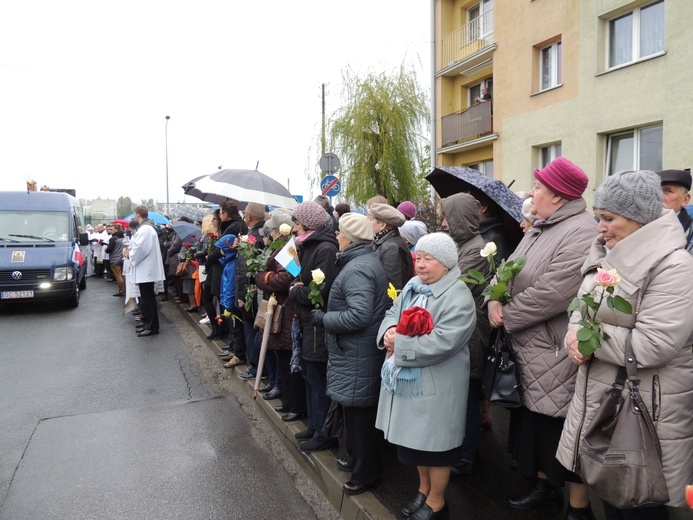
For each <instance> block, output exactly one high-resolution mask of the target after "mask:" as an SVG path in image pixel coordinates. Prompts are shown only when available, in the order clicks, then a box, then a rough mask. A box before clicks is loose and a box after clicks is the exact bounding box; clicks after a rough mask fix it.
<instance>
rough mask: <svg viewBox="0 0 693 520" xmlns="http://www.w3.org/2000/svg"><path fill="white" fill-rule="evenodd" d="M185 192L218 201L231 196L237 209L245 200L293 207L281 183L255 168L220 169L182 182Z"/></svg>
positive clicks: (281, 206) (291, 198)
mask: <svg viewBox="0 0 693 520" xmlns="http://www.w3.org/2000/svg"><path fill="white" fill-rule="evenodd" d="M183 190H184V191H185V194H186V195H191V196H193V197H197V198H198V199H200V200H205V201H208V202H214V203H216V204H221V203H223V202H225V201H226V200H227V199H231V200H233V201H235V202H236V203H237V204H238V207H239V208H240V209H243V208H245V206H246V204H247V203H248V202H256V203H258V204H264V205H266V206H276V207H278V208H287V209H293V208H295V207H296V206H297V205H298V202H296V199H295V198H294V197H293V195H291V192H289V190H287V189H286V188H285V187H284V186H283V185H282V184H280V183H279V182H277V181H275V180H274V179H273V178H272V177H270V176H268V175H265V174H264V173H261V172H259V171H257V170H221V171H218V172H216V173H213V174H211V175H203V176H202V177H197V178H195V179H193V180H191V181H190V182H188V183H186V184H185V185H183Z"/></svg>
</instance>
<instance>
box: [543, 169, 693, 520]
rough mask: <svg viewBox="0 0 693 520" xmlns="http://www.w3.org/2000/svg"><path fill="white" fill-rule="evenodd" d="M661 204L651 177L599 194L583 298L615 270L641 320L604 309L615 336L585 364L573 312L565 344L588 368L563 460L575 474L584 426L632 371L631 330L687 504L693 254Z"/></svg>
mask: <svg viewBox="0 0 693 520" xmlns="http://www.w3.org/2000/svg"><path fill="white" fill-rule="evenodd" d="M662 200H663V198H662V194H661V189H660V179H659V177H657V175H656V174H654V173H653V172H648V171H637V172H621V173H617V174H615V175H613V176H612V177H609V179H607V181H606V182H605V183H604V184H603V185H602V186H601V187H600V188H599V189H598V190H597V193H596V194H595V200H594V208H595V213H596V215H597V216H598V217H599V232H600V233H601V234H600V235H599V236H598V238H597V239H596V240H595V242H594V243H593V244H592V248H591V251H590V254H589V257H588V258H587V261H586V262H585V264H584V266H583V269H582V270H583V274H584V275H585V280H584V282H583V284H582V287H581V289H580V293H579V294H580V295H582V294H584V293H585V292H588V291H592V290H594V289H595V286H596V282H595V281H594V274H595V272H596V269H597V268H598V267H601V268H602V269H606V270H611V269H616V271H617V272H618V274H619V275H620V277H621V282H620V285H619V286H618V288H617V289H616V291H615V294H618V295H619V296H621V297H623V298H625V299H626V300H627V301H628V302H629V303H631V305H632V308H633V314H631V315H628V314H625V313H622V312H619V311H615V310H612V309H609V308H608V306H607V305H606V303H604V304H603V305H602V306H601V307H600V309H599V312H598V314H597V317H598V318H599V319H601V320H602V330H603V331H604V332H606V333H607V334H608V336H609V339H602V340H601V347H600V348H598V349H597V350H596V351H595V352H594V354H593V355H592V356H591V357H589V358H587V357H585V356H583V355H582V354H581V353H580V351H579V350H578V342H577V339H576V331H577V329H578V328H579V325H578V323H577V322H578V321H579V320H580V312H579V311H576V312H574V313H573V316H572V319H571V323H570V331H569V332H568V334H567V336H566V340H565V346H566V349H567V351H568V354H569V356H570V359H571V360H572V361H573V363H575V364H576V365H577V366H580V370H579V373H578V377H577V383H576V388H575V395H574V397H573V401H572V403H571V405H570V409H569V411H568V416H567V418H566V421H565V427H564V430H563V435H562V436H561V441H560V445H559V448H558V452H557V454H556V456H557V457H558V460H559V461H560V462H561V463H562V464H563V465H564V466H565V467H566V468H568V469H570V470H572V471H575V470H576V468H577V463H578V456H577V454H578V453H579V445H580V440H581V437H582V435H584V431H585V427H586V426H587V425H588V424H589V423H590V421H591V419H592V417H593V415H594V413H595V411H596V409H597V407H598V405H599V402H600V400H601V398H602V396H603V395H604V392H605V391H606V390H607V389H608V388H610V387H611V385H612V384H613V382H614V379H615V378H616V373H617V372H618V368H619V367H620V366H623V365H624V355H625V354H624V350H625V341H626V336H627V335H628V333H629V332H630V331H632V345H633V353H634V354H635V357H636V359H637V363H638V367H637V370H638V373H637V376H638V378H639V379H640V393H641V395H642V397H643V399H644V401H645V405H646V406H647V408H648V410H649V412H650V413H651V414H653V420H654V422H655V425H656V428H657V434H658V436H659V440H660V442H661V446H662V466H663V469H664V475H665V478H666V482H667V488H668V491H669V499H670V502H669V505H671V506H681V505H683V504H684V501H685V496H684V489H685V485H686V484H691V483H693V458H691V453H693V386H692V385H691V382H693V358H692V357H691V345H692V344H693V320H691V316H693V276H692V275H693V258H691V255H690V254H688V253H687V252H686V250H685V245H686V240H685V238H684V234H683V230H682V229H681V225H680V224H679V222H678V220H677V218H676V215H675V214H674V212H672V211H669V210H666V211H665V212H664V214H663V215H662ZM627 391H628V389H627V388H626V389H625V390H624V392H627ZM595 492H596V493H597V494H599V490H595ZM604 511H605V514H606V518H607V519H608V520H614V519H618V520H635V519H647V520H659V519H667V518H669V517H668V516H667V511H666V507H664V506H658V507H647V508H637V509H628V510H619V509H616V508H615V507H613V506H611V505H610V504H607V503H604Z"/></svg>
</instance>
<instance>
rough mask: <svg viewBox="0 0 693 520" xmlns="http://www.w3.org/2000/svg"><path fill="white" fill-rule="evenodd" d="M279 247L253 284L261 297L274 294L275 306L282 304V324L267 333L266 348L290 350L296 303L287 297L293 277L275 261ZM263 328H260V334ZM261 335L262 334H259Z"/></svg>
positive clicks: (265, 297) (264, 297)
mask: <svg viewBox="0 0 693 520" xmlns="http://www.w3.org/2000/svg"><path fill="white" fill-rule="evenodd" d="M279 251H280V249H275V250H274V251H273V252H272V254H271V255H270V256H269V258H268V259H267V264H266V267H265V270H264V271H260V272H258V273H257V275H256V276H255V284H256V285H257V287H258V289H260V290H261V291H262V297H263V299H265V300H269V298H270V296H271V295H272V294H274V296H275V298H277V308H279V306H280V305H283V306H284V309H283V311H282V324H281V329H280V330H279V333H277V334H272V333H270V335H269V341H268V343H267V348H269V349H270V350H291V345H292V343H291V322H292V321H293V318H294V314H295V313H296V304H295V303H294V302H293V301H292V300H290V299H289V286H290V285H291V282H292V281H293V280H294V277H293V276H292V275H291V274H289V272H288V271H287V270H286V269H284V267H283V266H282V265H281V264H280V263H279V262H277V260H276V256H277V254H278V253H279ZM262 331H263V329H260V334H261V335H262ZM261 337H262V336H261Z"/></svg>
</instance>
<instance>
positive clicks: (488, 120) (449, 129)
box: [441, 101, 493, 148]
mask: <svg viewBox="0 0 693 520" xmlns="http://www.w3.org/2000/svg"><path fill="white" fill-rule="evenodd" d="M491 103H492V102H488V101H487V102H486V103H478V104H476V105H472V106H470V107H469V108H467V109H465V110H461V111H459V112H454V113H452V114H450V115H447V116H443V117H442V118H441V124H442V136H441V137H442V139H441V142H442V143H443V146H442V147H443V148H445V147H447V146H452V145H456V144H460V143H465V142H468V141H473V140H475V139H479V138H482V137H485V136H488V135H491V134H492V133H493V117H492V116H491Z"/></svg>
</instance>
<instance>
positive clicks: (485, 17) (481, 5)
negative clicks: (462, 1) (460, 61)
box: [467, 0, 493, 41]
mask: <svg viewBox="0 0 693 520" xmlns="http://www.w3.org/2000/svg"><path fill="white" fill-rule="evenodd" d="M475 9H476V13H477V14H476V16H472V12H473V11H474V10H475ZM491 11H493V0H481V1H480V2H478V3H476V4H474V5H472V6H470V7H469V8H467V23H470V22H472V21H474V20H477V19H478V20H479V27H478V31H477V32H476V33H474V34H472V33H470V34H469V35H468V36H467V40H468V41H474V40H483V39H485V38H487V37H488V36H489V35H491V34H493V18H490V16H492V15H489V14H488V13H490V12H491Z"/></svg>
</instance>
